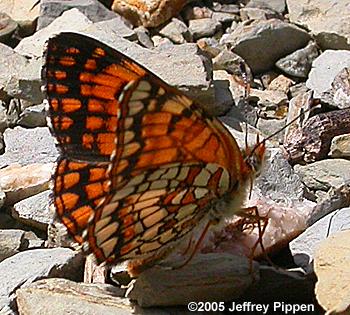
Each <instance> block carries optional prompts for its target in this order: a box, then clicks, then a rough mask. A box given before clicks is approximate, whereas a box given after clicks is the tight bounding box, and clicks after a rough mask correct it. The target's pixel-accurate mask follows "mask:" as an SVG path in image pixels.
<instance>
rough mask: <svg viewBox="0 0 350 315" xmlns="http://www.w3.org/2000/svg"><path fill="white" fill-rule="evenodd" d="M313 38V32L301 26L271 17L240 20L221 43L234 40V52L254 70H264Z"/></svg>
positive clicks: (232, 44)
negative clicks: (256, 19)
mask: <svg viewBox="0 0 350 315" xmlns="http://www.w3.org/2000/svg"><path fill="white" fill-rule="evenodd" d="M290 38H293V40H290ZM309 40H310V35H309V34H308V33H307V32H306V31H304V30H302V29H301V28H298V27H296V26H295V25H292V24H289V23H286V22H283V21H281V20H278V19H270V20H267V21H264V20H260V21H253V22H252V23H250V24H249V25H245V24H240V25H239V26H238V27H237V28H236V29H235V30H234V31H233V32H232V33H230V34H228V36H226V37H225V38H222V39H221V40H220V43H221V44H230V45H231V47H232V50H233V52H235V53H236V54H238V55H240V56H241V57H242V58H243V59H244V60H245V61H246V62H247V64H248V65H249V67H250V68H251V69H252V71H253V73H260V72H265V71H268V70H270V69H271V68H272V67H274V64H275V62H276V61H277V60H278V59H280V58H281V57H283V56H286V55H287V54H289V53H291V52H293V51H295V50H296V49H299V48H301V47H303V46H305V45H306V44H307V42H308V41H309ZM271 43H275V45H271Z"/></svg>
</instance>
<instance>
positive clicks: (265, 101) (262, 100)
mask: <svg viewBox="0 0 350 315" xmlns="http://www.w3.org/2000/svg"><path fill="white" fill-rule="evenodd" d="M249 96H250V97H257V98H258V104H259V105H260V106H262V107H265V108H271V107H274V108H277V107H280V106H283V105H285V104H287V103H288V97H287V95H286V93H284V92H282V91H277V90H264V91H261V90H257V89H251V90H250V94H249Z"/></svg>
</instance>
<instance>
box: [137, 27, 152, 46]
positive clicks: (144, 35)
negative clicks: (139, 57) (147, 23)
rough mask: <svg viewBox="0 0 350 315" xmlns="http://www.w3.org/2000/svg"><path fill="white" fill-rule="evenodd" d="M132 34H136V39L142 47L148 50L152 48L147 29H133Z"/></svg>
mask: <svg viewBox="0 0 350 315" xmlns="http://www.w3.org/2000/svg"><path fill="white" fill-rule="evenodd" d="M134 32H135V33H136V36H137V39H138V41H139V43H140V44H141V45H142V46H144V47H146V48H149V49H151V48H153V47H154V44H153V41H152V39H151V37H150V35H149V31H148V29H147V28H145V27H144V26H139V27H137V28H135V29H134Z"/></svg>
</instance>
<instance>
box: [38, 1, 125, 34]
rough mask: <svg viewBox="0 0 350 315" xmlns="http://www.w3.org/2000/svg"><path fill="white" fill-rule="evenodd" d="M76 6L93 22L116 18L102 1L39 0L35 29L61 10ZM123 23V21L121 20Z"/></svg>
mask: <svg viewBox="0 0 350 315" xmlns="http://www.w3.org/2000/svg"><path fill="white" fill-rule="evenodd" d="M73 8H77V9H78V10H79V11H80V12H81V13H83V14H84V15H85V16H86V17H88V19H89V20H91V21H93V22H100V21H106V20H111V19H115V18H116V14H115V13H113V12H111V11H110V10H108V9H107V8H106V7H105V6H104V5H102V3H100V2H99V1H96V0H84V1H81V0H70V1H61V0H41V1H40V16H39V18H38V26H37V30H41V29H42V28H44V27H46V26H48V25H49V24H50V23H51V22H52V21H54V20H55V19H56V18H58V17H59V16H61V15H62V13H63V12H65V11H68V10H70V9H73ZM119 20H120V22H121V23H123V24H124V26H126V25H125V22H123V21H122V20H121V18H120V17H119Z"/></svg>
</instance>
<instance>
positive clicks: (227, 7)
mask: <svg viewBox="0 0 350 315" xmlns="http://www.w3.org/2000/svg"><path fill="white" fill-rule="evenodd" d="M213 10H214V11H216V12H224V13H231V14H235V15H237V16H238V15H239V6H238V5H237V4H229V3H227V4H226V3H219V2H214V3H213Z"/></svg>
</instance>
